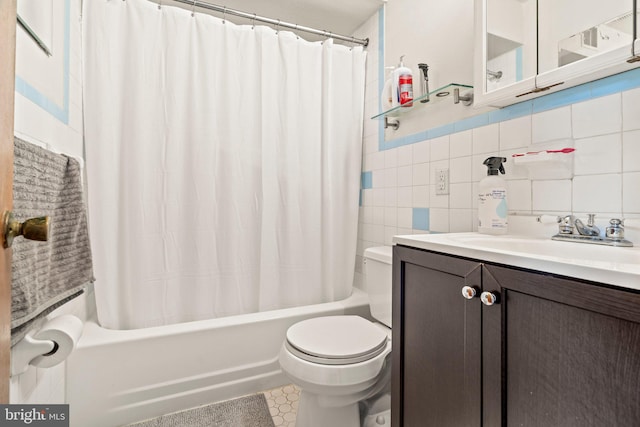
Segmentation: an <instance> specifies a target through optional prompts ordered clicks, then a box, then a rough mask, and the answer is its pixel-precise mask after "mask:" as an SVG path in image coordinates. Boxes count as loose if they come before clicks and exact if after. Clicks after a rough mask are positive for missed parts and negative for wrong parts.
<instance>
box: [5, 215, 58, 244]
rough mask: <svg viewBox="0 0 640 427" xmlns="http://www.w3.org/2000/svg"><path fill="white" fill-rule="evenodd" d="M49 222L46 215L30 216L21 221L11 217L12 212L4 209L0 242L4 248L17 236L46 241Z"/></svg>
mask: <svg viewBox="0 0 640 427" xmlns="http://www.w3.org/2000/svg"><path fill="white" fill-rule="evenodd" d="M50 223H51V221H50V220H49V217H48V216H41V217H37V218H30V219H28V220H26V221H25V222H22V223H21V222H20V221H16V219H15V218H14V217H13V212H11V211H5V212H4V214H3V216H2V244H3V246H4V247H5V248H10V247H11V244H12V243H13V239H14V238H15V237H18V236H24V238H25V239H29V240H38V241H40V242H46V241H47V240H48V239H49V228H50Z"/></svg>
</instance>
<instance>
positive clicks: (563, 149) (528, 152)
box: [511, 147, 576, 157]
mask: <svg viewBox="0 0 640 427" xmlns="http://www.w3.org/2000/svg"><path fill="white" fill-rule="evenodd" d="M574 151H576V149H575V148H569V147H567V148H561V149H560V150H541V151H527V152H526V153H517V154H513V155H512V156H511V157H521V156H526V155H527V154H540V153H573V152H574Z"/></svg>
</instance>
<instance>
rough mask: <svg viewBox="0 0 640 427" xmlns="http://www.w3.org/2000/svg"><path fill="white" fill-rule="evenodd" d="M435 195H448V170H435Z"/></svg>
mask: <svg viewBox="0 0 640 427" xmlns="http://www.w3.org/2000/svg"><path fill="white" fill-rule="evenodd" d="M435 182H436V194H437V195H440V194H449V169H448V168H443V169H436V179H435Z"/></svg>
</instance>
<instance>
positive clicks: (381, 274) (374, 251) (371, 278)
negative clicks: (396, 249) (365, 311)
mask: <svg viewBox="0 0 640 427" xmlns="http://www.w3.org/2000/svg"><path fill="white" fill-rule="evenodd" d="M391 253H392V248H391V246H376V247H372V248H367V249H365V250H364V280H365V286H366V288H365V289H366V290H367V293H368V294H369V305H370V306H371V315H372V316H373V318H374V319H376V320H378V321H379V322H381V323H384V324H385V325H387V326H388V327H391V286H392V284H391V282H392V278H391V270H392V267H391V256H392V255H391Z"/></svg>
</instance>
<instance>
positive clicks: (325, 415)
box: [296, 389, 360, 427]
mask: <svg viewBox="0 0 640 427" xmlns="http://www.w3.org/2000/svg"><path fill="white" fill-rule="evenodd" d="M298 405H299V406H298V415H297V417H296V427H328V426H340V427H360V410H359V407H358V402H355V403H352V404H349V405H347V406H330V407H328V406H323V405H322V404H321V398H319V396H318V395H315V394H313V393H308V392H305V391H304V389H303V390H302V391H301V392H300V403H299V404H298Z"/></svg>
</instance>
